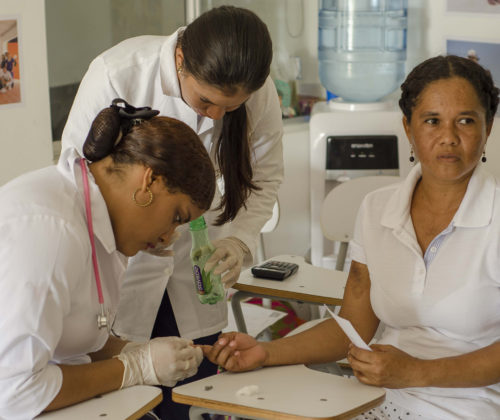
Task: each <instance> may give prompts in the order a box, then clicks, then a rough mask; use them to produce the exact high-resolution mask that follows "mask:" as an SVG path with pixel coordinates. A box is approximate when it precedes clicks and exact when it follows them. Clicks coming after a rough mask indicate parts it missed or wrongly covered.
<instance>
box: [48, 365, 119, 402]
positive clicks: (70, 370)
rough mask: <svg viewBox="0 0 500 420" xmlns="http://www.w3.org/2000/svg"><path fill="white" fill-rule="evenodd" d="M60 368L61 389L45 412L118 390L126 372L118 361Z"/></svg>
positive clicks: (61, 366)
mask: <svg viewBox="0 0 500 420" xmlns="http://www.w3.org/2000/svg"><path fill="white" fill-rule="evenodd" d="M59 367H60V368H61V370H62V374H63V382H62V386H61V389H60V390H59V393H58V394H57V395H56V397H55V398H54V399H53V400H52V402H51V403H50V404H49V405H48V406H47V408H46V409H45V410H44V411H52V410H56V409H58V408H62V407H67V406H69V405H73V404H76V403H79V402H82V401H86V400H88V399H90V398H93V397H95V396H97V395H100V394H105V393H106V392H110V391H114V390H117V389H119V388H120V386H121V383H122V378H123V371H124V367H123V363H122V362H120V360H118V359H109V360H102V361H99V362H93V363H87V364H83V365H59Z"/></svg>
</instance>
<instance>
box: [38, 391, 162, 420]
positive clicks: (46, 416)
mask: <svg viewBox="0 0 500 420" xmlns="http://www.w3.org/2000/svg"><path fill="white" fill-rule="evenodd" d="M161 400H162V393H161V389H160V388H157V387H154V386H149V385H138V386H132V387H129V388H124V389H121V390H118V391H113V392H109V393H107V394H104V395H102V396H100V397H97V398H92V399H90V400H87V401H83V402H81V403H79V404H75V405H72V406H70V407H65V408H61V409H59V410H55V411H50V412H48V413H43V414H41V415H39V416H38V417H36V418H35V419H36V420H97V419H99V420H103V419H104V420H132V419H138V418H140V417H142V416H143V415H145V414H146V413H147V412H148V411H150V410H151V409H152V408H153V407H155V406H156V405H158V404H159V403H160V402H161Z"/></svg>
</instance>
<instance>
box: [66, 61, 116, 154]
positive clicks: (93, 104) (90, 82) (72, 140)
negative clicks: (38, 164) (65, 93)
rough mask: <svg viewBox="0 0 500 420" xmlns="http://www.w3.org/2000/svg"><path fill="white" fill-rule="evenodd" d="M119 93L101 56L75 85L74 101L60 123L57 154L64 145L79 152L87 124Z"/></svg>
mask: <svg viewBox="0 0 500 420" xmlns="http://www.w3.org/2000/svg"><path fill="white" fill-rule="evenodd" d="M118 96H119V95H118V93H117V92H116V90H115V89H114V87H113V85H112V83H111V80H110V78H109V74H108V70H107V68H106V66H105V63H104V60H103V58H102V57H100V56H99V57H97V58H95V59H94V60H93V61H92V63H90V66H89V69H88V70H87V73H85V75H84V76H83V79H82V81H81V83H80V86H79V87H78V92H77V93H76V96H75V100H74V101H73V105H72V106H71V111H70V113H69V116H68V120H67V121H66V125H65V126H64V130H63V133H62V140H61V155H63V151H64V150H65V149H67V148H68V147H74V148H76V150H77V151H78V153H79V154H80V155H81V154H82V148H83V143H84V142H85V139H86V138H87V135H88V133H89V129H90V125H91V124H92V121H94V118H95V117H96V116H97V114H98V113H99V112H100V111H101V110H102V109H104V108H107V107H109V106H110V105H111V101H112V100H113V99H115V98H117V97H118Z"/></svg>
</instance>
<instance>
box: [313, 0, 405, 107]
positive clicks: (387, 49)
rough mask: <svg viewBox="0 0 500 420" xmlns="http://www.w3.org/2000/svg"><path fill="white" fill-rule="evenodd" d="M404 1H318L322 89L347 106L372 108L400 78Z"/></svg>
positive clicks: (402, 62) (391, 89)
mask: <svg viewBox="0 0 500 420" xmlns="http://www.w3.org/2000/svg"><path fill="white" fill-rule="evenodd" d="M407 10H408V3H407V0H321V7H320V11H319V22H318V24H319V30H318V36H319V39H318V59H319V77H320V80H321V83H322V85H323V86H324V87H325V88H326V89H327V90H329V91H330V92H333V93H334V94H335V95H337V96H339V97H341V98H342V99H343V100H344V101H347V102H375V101H378V100H380V99H381V98H383V97H384V96H386V95H388V94H389V93H392V92H393V91H394V90H396V89H397V88H398V87H399V84H400V83H401V82H402V81H403V79H404V76H405V62H406V33H407V28H408V20H407Z"/></svg>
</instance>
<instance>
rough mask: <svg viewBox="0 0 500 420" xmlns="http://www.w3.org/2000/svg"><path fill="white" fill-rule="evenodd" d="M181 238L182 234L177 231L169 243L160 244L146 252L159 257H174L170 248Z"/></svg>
mask: <svg viewBox="0 0 500 420" xmlns="http://www.w3.org/2000/svg"><path fill="white" fill-rule="evenodd" d="M180 237H181V234H180V233H179V232H177V231H175V232H174V233H173V234H172V236H171V237H170V238H169V241H168V242H158V243H157V244H156V246H155V247H154V248H148V249H147V250H146V252H148V253H149V254H152V255H155V256H157V257H170V256H172V255H174V250H173V249H167V248H169V247H170V246H171V245H172V244H173V243H174V242H175V241H176V240H177V239H179V238H180Z"/></svg>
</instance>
